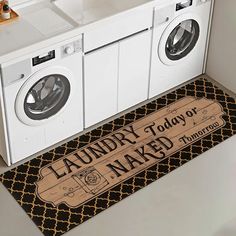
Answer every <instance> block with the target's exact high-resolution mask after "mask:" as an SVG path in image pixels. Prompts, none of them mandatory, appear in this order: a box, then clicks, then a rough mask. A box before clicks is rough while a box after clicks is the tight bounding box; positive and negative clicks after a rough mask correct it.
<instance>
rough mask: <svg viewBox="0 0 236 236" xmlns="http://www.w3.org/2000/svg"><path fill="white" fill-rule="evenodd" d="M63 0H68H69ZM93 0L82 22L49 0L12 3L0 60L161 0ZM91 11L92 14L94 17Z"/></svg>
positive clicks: (2, 29)
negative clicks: (14, 15)
mask: <svg viewBox="0 0 236 236" xmlns="http://www.w3.org/2000/svg"><path fill="white" fill-rule="evenodd" d="M67 1H68V3H69V1H70V0H67ZM86 1H95V0H86ZM96 1H100V2H101V5H99V6H98V5H97V7H96V8H95V7H93V8H91V7H90V8H89V10H88V9H85V12H84V16H85V18H84V23H83V24H82V25H80V24H78V22H76V21H74V20H73V18H70V17H68V16H67V15H66V14H64V13H63V12H62V11H60V9H58V8H57V7H55V5H54V4H52V3H51V1H50V0H40V1H39V0H37V1H35V2H34V0H31V1H30V3H26V4H20V5H17V6H15V7H13V9H14V10H15V11H16V12H17V13H18V14H19V15H20V17H19V19H17V20H16V21H14V22H11V23H8V24H5V25H1V26H0V41H1V46H0V63H3V62H6V61H10V60H12V59H14V58H17V57H20V56H23V55H27V54H30V53H32V52H34V51H36V50H39V49H42V48H45V47H48V46H50V45H54V44H56V43H58V42H61V41H63V40H67V39H69V38H71V37H75V36H77V35H79V34H82V33H84V32H86V31H90V30H93V29H96V28H97V27H99V25H103V24H106V23H110V22H112V21H114V20H119V19H121V18H123V17H125V15H126V14H129V12H132V11H135V10H137V9H139V8H150V7H154V5H155V4H156V2H162V1H163V2H164V1H165V0H156V1H153V0H120V1H119V4H115V5H116V6H114V2H113V8H112V7H111V6H110V5H107V4H106V3H107V1H114V0H96ZM102 3H103V4H102ZM112 9H113V10H112ZM91 15H95V16H96V19H95V17H91Z"/></svg>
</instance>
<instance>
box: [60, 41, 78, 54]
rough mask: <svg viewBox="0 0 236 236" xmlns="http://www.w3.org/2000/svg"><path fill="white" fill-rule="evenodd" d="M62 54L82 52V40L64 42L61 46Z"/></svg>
mask: <svg viewBox="0 0 236 236" xmlns="http://www.w3.org/2000/svg"><path fill="white" fill-rule="evenodd" d="M61 52H62V56H63V57H66V56H70V55H73V54H74V53H76V52H82V40H77V41H74V42H72V43H69V44H66V45H64V46H63V47H62V48H61Z"/></svg>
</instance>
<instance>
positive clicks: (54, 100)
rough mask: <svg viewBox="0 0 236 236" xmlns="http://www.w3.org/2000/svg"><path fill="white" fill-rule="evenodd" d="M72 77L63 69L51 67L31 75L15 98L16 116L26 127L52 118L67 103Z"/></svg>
mask: <svg viewBox="0 0 236 236" xmlns="http://www.w3.org/2000/svg"><path fill="white" fill-rule="evenodd" d="M71 83H73V76H72V74H71V73H70V71H68V70H67V69H65V68H62V67H52V68H47V69H44V70H42V71H40V72H37V73H35V74H34V75H32V76H31V77H30V78H29V79H28V80H27V81H26V82H25V83H24V85H23V86H22V88H21V89H20V91H19V93H18V95H17V98H16V104H15V108H16V114H17V116H18V118H19V119H20V120H21V121H22V122H24V123H25V124H28V125H39V124H42V123H43V122H45V121H48V120H50V119H52V118H54V117H55V116H56V115H57V114H59V113H60V112H61V111H62V110H63V108H65V106H66V104H67V103H68V102H69V101H68V100H69V98H70V94H71V86H73V85H72V84H71Z"/></svg>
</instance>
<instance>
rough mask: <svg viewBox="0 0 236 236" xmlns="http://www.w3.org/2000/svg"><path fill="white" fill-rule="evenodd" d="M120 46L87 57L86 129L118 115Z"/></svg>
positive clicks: (85, 91) (109, 47)
mask: <svg viewBox="0 0 236 236" xmlns="http://www.w3.org/2000/svg"><path fill="white" fill-rule="evenodd" d="M118 55H119V44H118V43H115V44H112V45H110V46H107V47H104V48H101V49H98V50H96V51H94V52H91V53H89V54H87V55H85V61H84V66H85V74H84V75H85V77H84V96H85V97H84V99H85V104H84V107H85V128H87V127H89V126H91V125H94V124H96V123H98V122H100V121H102V120H104V119H106V118H108V117H110V116H112V115H114V114H116V113H117V79H118Z"/></svg>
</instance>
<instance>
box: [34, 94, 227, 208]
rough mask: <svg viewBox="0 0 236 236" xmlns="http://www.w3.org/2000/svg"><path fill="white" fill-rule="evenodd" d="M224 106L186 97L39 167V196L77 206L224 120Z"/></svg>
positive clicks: (208, 131) (191, 141) (170, 153)
mask: <svg viewBox="0 0 236 236" xmlns="http://www.w3.org/2000/svg"><path fill="white" fill-rule="evenodd" d="M223 115H224V112H223V107H222V106H221V105H220V104H219V103H218V102H216V101H213V100H209V99H206V98H201V99H196V98H194V97H185V98H183V99H180V100H178V101H176V102H174V103H172V104H171V105H169V106H167V107H165V108H163V109H161V110H158V111H157V112H154V113H152V114H150V115H148V116H146V117H144V118H142V119H139V120H137V121H135V122H133V123H132V124H129V125H127V126H125V127H123V128H121V129H119V130H118V131H116V132H113V133H111V134H109V135H108V136H105V137H104V138H101V139H99V140H97V141H96V142H94V143H90V144H89V145H87V146H85V147H83V148H82V149H80V150H78V151H76V152H74V153H72V154H70V155H68V156H65V157H63V158H61V159H59V160H58V161H56V162H53V163H52V164H50V165H47V166H45V167H43V168H42V169H41V170H40V177H41V178H40V180H39V181H38V182H37V183H36V185H37V195H38V197H39V198H40V199H41V200H42V201H44V202H47V203H51V204H53V205H54V206H58V205H60V204H61V203H65V204H67V205H68V206H69V207H71V208H73V207H78V206H80V205H81V204H83V203H85V202H87V201H89V200H91V199H92V198H94V197H95V196H97V195H99V194H101V193H103V192H104V191H107V190H109V189H110V188H112V187H114V186H115V185H117V184H120V183H121V182H124V181H125V180H126V179H128V178H130V177H132V176H134V175H137V174H138V173H139V172H141V171H143V170H145V169H147V168H148V167H150V166H152V165H154V164H156V163H158V162H160V161H162V160H164V159H165V158H167V157H169V156H170V155H172V154H174V153H176V152H178V151H179V150H181V149H183V148H184V147H186V146H188V145H190V144H192V143H194V142H196V141H197V140H199V139H201V138H203V137H205V136H207V135H209V134H210V133H212V132H214V131H216V130H218V129H220V128H221V127H223V126H224V125H225V121H224V119H223V118H222V116H223Z"/></svg>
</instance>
